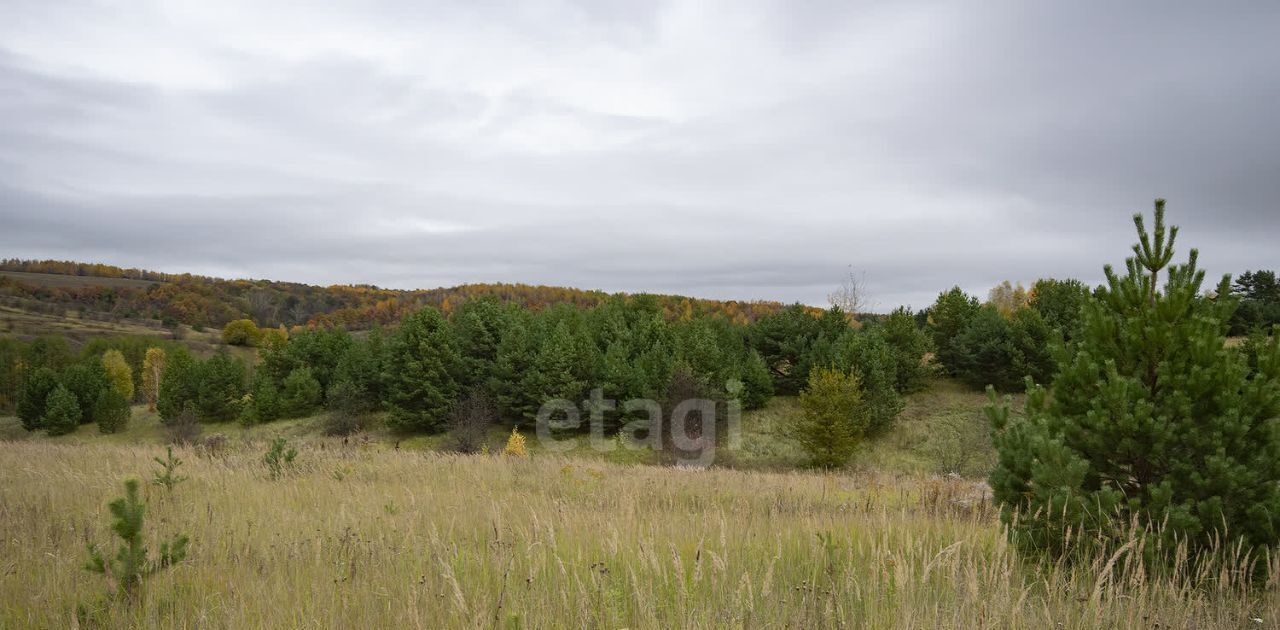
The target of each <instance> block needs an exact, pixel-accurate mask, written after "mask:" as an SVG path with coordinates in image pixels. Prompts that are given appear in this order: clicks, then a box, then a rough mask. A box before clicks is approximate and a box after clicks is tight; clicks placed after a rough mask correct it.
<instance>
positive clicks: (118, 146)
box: [0, 0, 1280, 310]
mask: <svg viewBox="0 0 1280 630" xmlns="http://www.w3.org/2000/svg"><path fill="white" fill-rule="evenodd" d="M1031 4H1038V5H1042V6H1039V7H1031V6H1029V5H1031ZM1189 4H1192V3H1169V2H1150V3H1139V2H1096V3H1095V2H1055V3H1027V2H1021V1H1019V2H1008V3H1001V2H990V1H982V2H956V3H928V2H910V1H903V0H894V1H887V2H847V1H825V0H821V1H804V0H797V1H791V2H777V3H771V2H756V1H753V0H734V1H731V2H724V3H702V2H669V3H650V2H642V1H636V0H617V1H608V2H605V1H599V0H592V1H585V0H584V1H582V2H528V3H502V2H478V1H459V2H442V3H435V2H423V1H421V0H381V1H376V2H350V3H347V2H338V1H333V0H330V1H327V2H323V3H313V2H308V3H296V5H295V4H294V3H287V2H276V1H272V2H262V1H260V0H217V1H209V0H199V1H196V0H190V1H181V0H179V1H167V2H147V1H145V0H128V1H120V2H109V1H102V2H61V1H57V0H4V2H3V3H2V4H0V257H10V256H16V257H22V258H60V259H76V260H84V261H100V262H108V263H113V264H118V265H123V266H138V267H144V268H150V269H157V270H162V271H171V272H184V271H189V272H195V273H206V274H213V275H220V276H227V277H256V278H270V279H278V280H293V281H301V282H309V283H317V284H333V283H372V284H377V285H380V286H390V287H399V288H418V287H423V288H425V287H435V286H447V285H454V284H460V283H465V282H526V283H542V284H552V285H568V286H576V287H582V288H599V289H605V290H609V291H631V292H636V291H653V292H671V293H683V294H692V295H697V296H702V297H716V298H738V299H775V300H783V301H796V300H798V301H802V302H807V303H811V304H823V303H825V301H826V295H827V294H828V293H829V292H830V291H831V289H832V288H833V286H835V285H836V284H838V282H839V281H840V278H841V276H842V275H843V274H844V273H845V270H846V268H847V267H848V266H850V265H852V266H853V268H855V269H857V270H859V273H860V274H865V277H866V281H867V284H868V288H869V292H870V293H871V299H872V300H873V301H875V302H876V303H878V304H879V305H880V307H881V310H884V309H887V308H890V307H892V306H895V305H898V304H904V303H905V304H910V305H913V306H916V307H921V306H925V305H927V304H928V303H930V302H931V301H932V299H933V297H934V296H936V294H937V293H938V291H940V290H942V289H945V288H947V287H949V286H951V285H953V284H959V285H960V286H962V287H964V288H965V289H967V290H969V291H971V292H974V293H978V294H981V295H983V296H985V294H986V291H987V289H988V288H990V287H991V286H992V285H994V284H996V283H997V282H999V281H1000V280H1003V279H1010V280H1014V281H1018V280H1021V281H1024V282H1027V283H1030V282H1031V281H1033V280H1034V279H1036V278H1038V277H1046V276H1055V277H1066V276H1072V277H1079V278H1082V279H1084V280H1087V281H1090V282H1095V281H1098V280H1100V279H1101V266H1102V264H1103V263H1104V262H1113V263H1117V264H1118V263H1121V262H1122V261H1123V258H1124V255H1125V254H1126V252H1127V246H1128V244H1129V243H1131V242H1132V241H1133V233H1132V225H1131V219H1130V215H1131V214H1132V213H1134V212H1137V211H1149V210H1150V206H1151V200H1152V199H1153V198H1154V197H1156V196H1164V197H1167V198H1169V216H1170V219H1171V220H1172V222H1174V223H1177V224H1180V225H1181V226H1182V227H1183V234H1182V237H1181V239H1180V240H1181V242H1182V245H1183V247H1182V248H1181V249H1182V251H1183V253H1185V251H1186V249H1187V247H1189V246H1196V247H1199V248H1200V250H1201V261H1202V263H1203V264H1204V265H1205V266H1206V267H1207V268H1208V269H1209V271H1210V272H1211V274H1215V275H1216V274H1221V273H1225V272H1231V273H1238V272H1240V271H1243V270H1245V269H1253V268H1259V267H1264V268H1276V267H1280V253H1277V249H1276V237H1277V234H1280V206H1278V204H1280V3H1276V2H1261V1H1259V2H1249V3H1233V2H1218V3H1208V2H1205V3H1199V4H1202V5H1203V6H1202V8H1198V9H1193V8H1186V7H1185V6H1184V5H1189Z"/></svg>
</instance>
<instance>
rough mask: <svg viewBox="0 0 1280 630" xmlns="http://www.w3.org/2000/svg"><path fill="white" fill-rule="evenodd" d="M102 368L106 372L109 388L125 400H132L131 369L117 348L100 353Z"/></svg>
mask: <svg viewBox="0 0 1280 630" xmlns="http://www.w3.org/2000/svg"><path fill="white" fill-rule="evenodd" d="M102 368H103V370H105V371H106V373H107V380H108V381H109V382H110V383H111V388H112V389H114V390H116V393H118V394H120V396H121V397H122V398H124V399H125V400H130V401H131V400H133V370H131V369H129V362H128V361H125V360H124V355H123V354H121V353H120V351H119V350H107V351H106V352H105V353H103V355H102Z"/></svg>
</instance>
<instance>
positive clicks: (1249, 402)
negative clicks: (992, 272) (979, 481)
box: [988, 200, 1280, 553]
mask: <svg viewBox="0 0 1280 630" xmlns="http://www.w3.org/2000/svg"><path fill="white" fill-rule="evenodd" d="M1134 222H1135V224H1136V226H1137V229H1138V235H1139V239H1140V243H1139V244H1137V245H1135V246H1134V256H1133V257H1132V258H1129V259H1128V260H1127V271H1126V273H1124V274H1123V275H1118V274H1117V273H1115V272H1114V271H1113V270H1112V269H1111V267H1110V266H1108V267H1106V277H1107V285H1106V286H1105V287H1103V288H1102V289H1101V290H1100V291H1098V293H1097V295H1096V296H1095V297H1094V298H1091V299H1089V300H1088V301H1087V303H1086V305H1085V307H1084V309H1083V311H1082V315H1081V317H1082V318H1081V322H1080V331H1079V336H1078V338H1077V339H1076V340H1074V341H1072V342H1071V343H1070V344H1069V345H1068V346H1066V347H1065V348H1061V349H1060V350H1061V352H1060V358H1059V368H1058V371H1057V373H1056V376H1055V378H1054V380H1053V384H1052V389H1051V390H1046V389H1044V388H1042V387H1039V386H1035V387H1032V388H1031V389H1030V390H1029V396H1028V402H1027V411H1026V415H1025V417H1024V418H1011V417H1010V415H1009V413H1008V409H1007V407H1005V406H1003V405H992V406H991V407H990V408H989V410H988V411H989V415H990V416H991V418H992V421H993V424H994V426H995V429H996V437H995V442H996V447H997V450H998V452H999V463H998V464H997V466H996V468H995V469H994V471H993V472H992V474H991V487H992V489H993V491H994V493H995V498H996V500H997V501H999V502H1000V503H1001V504H1002V505H1003V507H1004V510H1003V516H1004V519H1005V521H1006V523H1008V524H1009V525H1010V532H1011V535H1012V536H1013V537H1014V539H1015V541H1016V542H1018V543H1020V544H1021V545H1022V546H1024V547H1026V548H1032V549H1038V550H1046V551H1050V552H1054V553H1062V552H1064V551H1067V550H1068V549H1069V548H1091V547H1107V546H1110V545H1114V544H1116V543H1119V542H1121V541H1122V540H1123V539H1124V538H1125V537H1127V536H1129V535H1131V533H1132V532H1126V531H1125V529H1126V528H1125V525H1126V524H1129V523H1134V522H1136V523H1137V524H1138V525H1139V526H1149V528H1150V532H1151V533H1150V534H1149V535H1150V536H1153V537H1155V538H1156V540H1158V541H1159V542H1162V543H1164V546H1163V548H1164V549H1166V550H1167V549H1169V548H1170V543H1173V542H1174V541H1185V542H1187V543H1188V544H1189V545H1190V547H1191V549H1192V550H1193V551H1194V550H1197V549H1204V548H1207V547H1209V546H1210V545H1211V544H1212V543H1213V541H1214V540H1215V538H1217V539H1219V540H1220V541H1226V542H1231V543H1234V542H1236V541H1242V542H1243V543H1244V544H1245V545H1246V548H1253V549H1255V550H1256V549H1258V548H1262V547H1273V546H1275V545H1276V543H1277V542H1278V541H1280V426H1278V425H1277V420H1276V418H1277V416H1280V352H1278V351H1277V346H1276V341H1275V340H1274V339H1272V341H1271V342H1270V343H1269V344H1268V347H1267V348H1266V351H1265V352H1264V353H1262V354H1263V356H1262V359H1261V360H1260V361H1259V362H1258V368H1257V369H1256V371H1253V372H1251V371H1250V370H1249V368H1248V366H1247V364H1246V361H1245V360H1244V357H1243V356H1242V354H1243V353H1241V352H1239V351H1237V350H1234V349H1232V348H1227V347H1225V344H1224V342H1225V337H1224V335H1225V332H1226V328H1227V321H1228V319H1229V318H1230V316H1231V311H1232V308H1233V307H1234V305H1233V300H1232V299H1231V298H1230V297H1228V291H1227V289H1228V287H1229V286H1230V283H1229V281H1228V279H1227V278H1224V279H1223V280H1222V283H1221V285H1220V286H1219V288H1218V293H1217V296H1219V297H1218V298H1217V299H1213V298H1210V297H1206V296H1204V295H1202V294H1201V291H1200V288H1201V283H1202V281H1203V279H1204V272H1203V271H1201V270H1198V269H1197V268H1196V259H1197V253H1196V250H1194V249H1193V250H1191V254H1190V257H1189V260H1188V262H1187V263H1186V264H1183V265H1173V266H1169V262H1170V260H1172V257H1173V242H1174V238H1175V236H1176V235H1177V228H1171V229H1169V230H1166V229H1165V224H1164V201H1163V200H1157V201H1156V208H1155V231H1154V234H1150V233H1148V232H1147V230H1146V229H1145V227H1144V225H1143V220H1142V216H1141V215H1138V216H1135V217H1134ZM1162 280H1163V287H1160V284H1159V283H1160V282H1161V281H1162ZM1015 514H1016V516H1015ZM1068 531H1070V532H1071V533H1070V535H1068ZM1153 542H1155V541H1154V540H1153ZM1153 547H1155V546H1154V545H1149V546H1148V547H1147V550H1148V552H1150V551H1151V550H1152V549H1153Z"/></svg>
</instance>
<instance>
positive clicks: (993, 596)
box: [0, 442, 1280, 628]
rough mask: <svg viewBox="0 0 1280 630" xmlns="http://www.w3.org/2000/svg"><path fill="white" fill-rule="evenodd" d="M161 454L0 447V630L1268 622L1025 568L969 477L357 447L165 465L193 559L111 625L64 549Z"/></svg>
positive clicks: (1130, 577)
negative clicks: (272, 460) (281, 463)
mask: <svg viewBox="0 0 1280 630" xmlns="http://www.w3.org/2000/svg"><path fill="white" fill-rule="evenodd" d="M159 454H161V450H160V449H159V448H157V447H153V446H152V447H143V446H121V445H82V446H65V445H56V444H48V443H13V442H9V443H4V444H0V477H3V479H4V480H5V483H4V484H2V485H0V521H2V522H3V523H4V524H5V535H4V538H3V542H0V558H2V560H0V626H3V627H6V628H28V627H30V628H51V627H75V626H76V625H77V624H79V627H103V628H118V627H165V628H193V627H201V628H280V627H326V628H327V627H334V628H339V627H340V628H368V627H412V628H437V627H517V628H523V627H529V628H541V627H584V628H585V627H591V628H596V627H598V628H623V627H633V628H635V627H643V628H712V627H717V628H718V627H743V628H747V627H793V628H822V627H917V628H934V627H957V628H961V627H963V628H978V627H1036V628H1051V627H1059V628H1098V627H1126V628H1130V627H1132V628H1137V627H1142V628H1154V627H1162V628H1163V627H1197V628H1217V627H1241V628H1245V627H1263V625H1262V624H1269V626H1268V627H1275V626H1274V624H1275V621H1276V618H1275V615H1276V613H1277V611H1278V610H1280V600H1277V595H1276V592H1275V590H1274V589H1271V590H1268V591H1264V590H1261V589H1258V590H1254V591H1247V590H1239V589H1237V588H1236V587H1232V586H1231V585H1230V584H1231V583H1230V580H1228V579H1226V578H1228V577H1229V576H1227V575H1223V576H1218V577H1220V578H1222V579H1221V580H1209V581H1208V582H1207V583H1206V584H1207V586H1202V587H1201V588H1200V589H1199V590H1194V589H1190V588H1185V587H1182V586H1179V585H1178V583H1176V582H1174V581H1171V580H1166V579H1157V578H1155V577H1153V576H1148V575H1145V574H1143V573H1142V572H1141V570H1139V569H1138V568H1137V565H1136V564H1133V563H1131V557H1130V556H1128V555H1123V554H1122V555H1121V556H1120V557H1118V558H1116V559H1113V560H1112V561H1111V562H1108V563H1106V565H1105V567H1104V566H1101V562H1102V561H1099V562H1098V563H1094V564H1093V565H1091V566H1076V567H1066V566H1062V567H1056V568H1047V569H1041V570H1037V568H1036V567H1035V566H1033V565H1031V564H1028V563H1025V562H1024V561H1021V560H1019V559H1018V557H1017V556H1016V554H1014V552H1013V550H1012V549H1011V548H1010V546H1009V545H1008V544H1007V543H1006V542H1005V539H1004V537H1003V536H1002V534H1001V532H1000V529H999V527H998V524H997V519H996V516H995V514H994V512H993V510H992V508H991V507H990V504H989V503H988V502H987V500H986V494H985V489H984V486H982V485H981V484H978V483H974V482H967V481H959V480H943V479H938V478H928V477H891V476H886V475H875V474H867V475H855V476H843V475H831V476H825V475H815V474H799V473H790V474H775V473H759V472H738V471H726V470H710V471H702V472H692V471H682V470H672V469H663V468H656V467H642V466H618V465H612V464H607V463H589V462H584V461H582V460H566V459H561V458H549V457H548V458H539V457H533V458H531V459H528V460H511V459H508V458H503V457H494V456H472V457H456V456H448V455H436V454H421V453H411V452H407V451H382V450H372V449H362V448H358V447H351V448H345V449H344V448H326V449H324V450H320V449H316V448H312V447H304V448H303V449H302V452H301V453H300V455H299V456H298V460H297V463H296V465H295V466H294V467H293V468H291V469H287V470H286V473H285V474H284V476H283V477H282V478H280V479H279V480H276V481H271V480H269V478H268V475H267V473H266V469H265V467H264V466H263V465H262V462H261V450H259V449H250V448H246V447H238V448H235V449H232V450H230V451H228V452H226V453H224V454H222V455H219V456H212V457H210V456H202V455H200V454H198V453H196V452H194V451H192V450H181V451H179V455H180V456H181V457H182V458H183V459H184V460H185V461H186V464H184V465H183V467H182V468H181V469H180V471H179V472H181V473H183V474H186V475H189V476H190V480H189V481H186V482H184V483H181V484H179V485H178V486H177V487H176V488H175V489H174V490H173V492H172V494H167V493H166V492H165V491H164V490H163V489H162V488H160V487H158V486H148V487H147V488H146V489H145V490H144V494H145V496H146V498H147V500H148V502H149V508H148V510H149V511H148V517H147V524H146V527H145V528H144V531H145V532H146V536H147V539H148V541H149V542H151V544H152V546H153V547H154V546H155V545H156V544H157V542H156V541H158V540H159V539H161V538H167V537H169V536H171V535H173V534H176V533H186V534H188V535H189V536H190V537H191V541H192V542H191V549H190V554H189V556H188V558H187V560H186V561H185V562H183V563H181V564H180V565H177V566H176V567H174V568H172V569H169V570H166V571H163V572H161V573H158V574H157V575H155V576H154V577H153V578H151V579H150V581H149V583H148V584H147V585H146V587H145V594H144V596H143V598H142V599H141V601H139V602H137V603H135V604H133V605H132V606H127V605H125V604H123V603H122V602H120V601H119V600H115V599H110V598H107V597H106V596H105V593H107V592H108V590H109V586H108V583H107V582H106V581H105V580H104V579H103V578H102V577H101V576H97V575H93V574H90V573H87V572H85V571H84V570H83V569H82V568H81V567H82V565H83V563H84V561H85V558H86V552H85V544H86V543H87V542H91V541H92V542H98V543H108V542H111V541H110V534H109V532H108V531H107V527H106V523H107V518H106V503H107V501H108V500H109V499H111V498H114V497H116V496H118V495H119V494H121V482H122V481H123V480H124V479H126V478H129V477H138V478H143V479H146V478H148V477H149V475H150V470H151V469H152V468H153V463H152V461H151V458H152V457H154V456H156V455H159ZM1215 583H1216V584H1218V586H1214V584H1215ZM78 606H79V607H80V608H81V611H82V612H81V613H80V614H79V619H77V613H76V610H77V607H78ZM1255 620H1258V621H1255Z"/></svg>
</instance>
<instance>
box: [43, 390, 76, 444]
mask: <svg viewBox="0 0 1280 630" xmlns="http://www.w3.org/2000/svg"><path fill="white" fill-rule="evenodd" d="M40 426H42V427H44V429H45V430H46V431H48V432H49V435H66V434H68V433H72V432H74V431H75V430H76V427H78V426H80V405H79V403H77V402H76V397H75V395H74V394H72V393H71V390H69V389H67V388H66V386H64V385H58V386H57V387H55V388H53V391H52V392H50V393H49V398H48V400H47V401H46V402H45V405H44V417H43V418H41V420H40Z"/></svg>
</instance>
